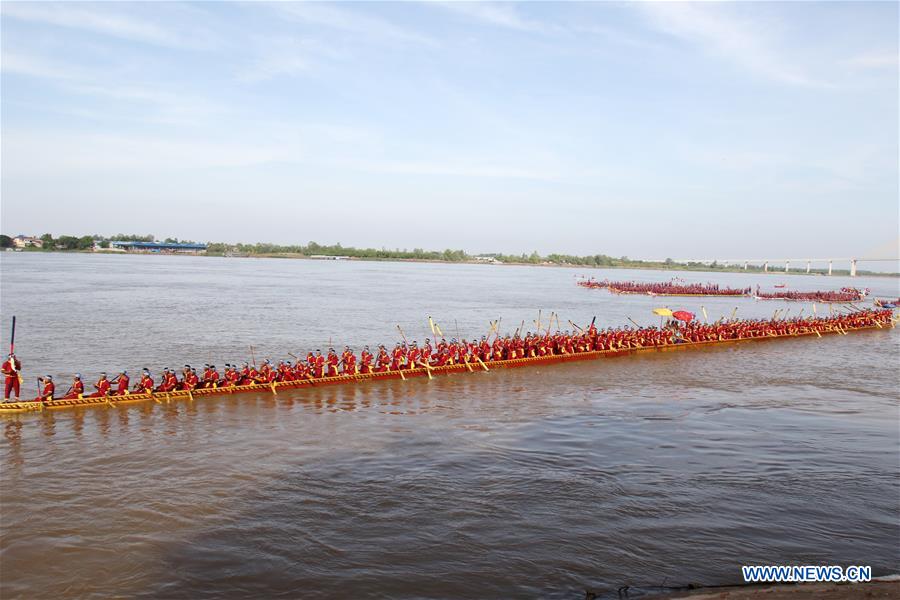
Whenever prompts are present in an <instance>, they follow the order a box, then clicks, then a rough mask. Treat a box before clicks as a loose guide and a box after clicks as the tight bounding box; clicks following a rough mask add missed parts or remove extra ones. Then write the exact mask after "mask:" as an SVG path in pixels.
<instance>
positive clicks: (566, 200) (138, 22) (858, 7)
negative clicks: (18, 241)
mask: <svg viewBox="0 0 900 600" xmlns="http://www.w3.org/2000/svg"><path fill="white" fill-rule="evenodd" d="M0 10H2V171H3V172H2V175H3V177H2V215H0V217H2V224H0V226H2V230H3V232H4V233H7V234H11V235H12V234H16V233H29V234H30V233H35V234H40V233H43V232H53V233H76V234H85V233H104V234H112V233H117V232H148V233H155V234H156V235H158V236H161V237H166V236H177V237H180V238H191V239H195V240H203V241H205V240H223V241H269V242H284V243H289V242H304V243H305V242H306V241H309V240H316V241H319V242H324V243H333V242H337V241H340V242H341V243H343V244H345V245H356V246H376V247H381V246H386V247H389V248H394V247H400V248H404V247H405V248H413V247H425V248H444V247H453V248H464V249H466V250H469V251H476V252H480V251H503V252H531V251H532V250H538V251H539V252H550V251H561V252H571V253H579V254H586V253H605V254H612V255H628V256H632V257H645V258H655V257H666V256H671V257H674V258H690V257H698V258H706V257H708V256H710V255H711V254H713V255H716V256H722V257H726V255H727V257H728V258H732V257H734V258H740V257H765V256H793V257H800V256H816V257H825V256H851V255H855V256H859V255H873V254H880V255H888V256H890V255H894V256H896V255H897V252H898V250H897V245H898V226H900V215H898V158H900V157H898V126H900V124H898V27H897V23H898V4H897V3H892V2H882V3H864V2H855V3H807V2H804V3H787V2H785V3H750V2H746V3H721V4H714V3H702V4H682V3H632V4H620V3H519V4H516V3H459V2H454V3H359V4H357V3H331V4H318V3H316V4H314V3H271V4H270V3H239V4H226V3H197V4H177V3H136V4H130V3H98V4H93V3H60V4H55V3H17V2H4V3H3V4H2V9H0Z"/></svg>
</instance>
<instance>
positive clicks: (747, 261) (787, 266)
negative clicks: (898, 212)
mask: <svg viewBox="0 0 900 600" xmlns="http://www.w3.org/2000/svg"><path fill="white" fill-rule="evenodd" d="M666 260H671V261H672V262H675V263H683V264H686V263H700V264H707V263H708V264H711V263H717V264H720V265H740V264H743V265H744V270H746V269H747V268H748V267H749V266H750V265H751V264H753V265H757V264H762V266H763V271H765V272H766V273H768V272H769V265H779V266H780V265H781V264H782V263H783V264H784V272H785V273H789V272H790V271H791V263H794V264H803V263H804V262H805V263H806V272H807V273H809V272H810V270H811V269H812V265H813V264H814V263H816V264H818V263H821V264H823V265H824V264H827V265H828V274H829V275H831V272H832V269H833V267H834V263H835V262H837V263H849V264H850V277H856V264H857V263H859V262H873V261H874V262H900V257H898V258H870V257H863V258H775V259H773V258H740V259H721V258H685V259H676V258H672V259H665V260H654V261H653V262H666Z"/></svg>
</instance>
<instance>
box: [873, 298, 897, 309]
mask: <svg viewBox="0 0 900 600" xmlns="http://www.w3.org/2000/svg"><path fill="white" fill-rule="evenodd" d="M873 304H875V307H876V308H891V309H893V308H897V307H900V298H897V299H895V300H884V299H882V298H875V300H873Z"/></svg>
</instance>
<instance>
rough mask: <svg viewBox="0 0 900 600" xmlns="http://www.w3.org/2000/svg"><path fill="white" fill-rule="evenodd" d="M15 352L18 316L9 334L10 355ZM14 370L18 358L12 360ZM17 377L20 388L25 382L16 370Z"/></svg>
mask: <svg viewBox="0 0 900 600" xmlns="http://www.w3.org/2000/svg"><path fill="white" fill-rule="evenodd" d="M15 351H16V315H13V318H12V331H11V332H10V334H9V353H10V354H15ZM12 368H13V369H15V368H16V358H15V357H13V359H12ZM16 377H17V378H18V379H19V386H21V385H22V383H23V381H24V380H23V379H22V374H21V373H19V371H18V369H17V370H16ZM40 391H41V390H40V389H38V393H40Z"/></svg>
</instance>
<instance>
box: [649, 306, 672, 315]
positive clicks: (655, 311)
mask: <svg viewBox="0 0 900 600" xmlns="http://www.w3.org/2000/svg"><path fill="white" fill-rule="evenodd" d="M653 314H654V315H659V316H661V317H671V316H672V311H671V310H669V309H668V308H654V309H653Z"/></svg>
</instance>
